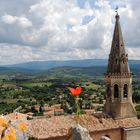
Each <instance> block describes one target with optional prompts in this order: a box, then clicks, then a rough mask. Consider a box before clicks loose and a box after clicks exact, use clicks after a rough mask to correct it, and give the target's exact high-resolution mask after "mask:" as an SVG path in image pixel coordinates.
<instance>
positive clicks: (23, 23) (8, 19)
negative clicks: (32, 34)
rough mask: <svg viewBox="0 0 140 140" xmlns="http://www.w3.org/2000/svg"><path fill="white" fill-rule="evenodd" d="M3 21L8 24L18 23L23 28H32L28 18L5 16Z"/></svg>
mask: <svg viewBox="0 0 140 140" xmlns="http://www.w3.org/2000/svg"><path fill="white" fill-rule="evenodd" d="M1 19H2V21H3V22H5V23H7V24H14V23H17V24H18V25H19V26H21V27H23V28H28V27H31V26H32V23H31V21H29V20H28V19H27V18H26V17H17V16H12V15H4V16H2V18H1Z"/></svg>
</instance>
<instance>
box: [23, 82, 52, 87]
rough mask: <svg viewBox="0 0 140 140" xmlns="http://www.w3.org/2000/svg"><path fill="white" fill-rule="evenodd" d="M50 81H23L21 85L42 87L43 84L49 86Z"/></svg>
mask: <svg viewBox="0 0 140 140" xmlns="http://www.w3.org/2000/svg"><path fill="white" fill-rule="evenodd" d="M51 85H52V83H50V82H47V83H46V82H37V83H33V82H30V83H23V84H22V86H25V87H29V88H30V87H36V86H39V87H44V86H51Z"/></svg>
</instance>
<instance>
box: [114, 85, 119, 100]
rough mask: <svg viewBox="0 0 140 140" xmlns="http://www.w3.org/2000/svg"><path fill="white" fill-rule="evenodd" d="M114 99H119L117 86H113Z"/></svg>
mask: <svg viewBox="0 0 140 140" xmlns="http://www.w3.org/2000/svg"><path fill="white" fill-rule="evenodd" d="M114 98H119V86H118V85H114Z"/></svg>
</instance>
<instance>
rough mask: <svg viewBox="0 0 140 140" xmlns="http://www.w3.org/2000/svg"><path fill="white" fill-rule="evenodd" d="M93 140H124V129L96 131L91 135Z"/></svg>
mask: <svg viewBox="0 0 140 140" xmlns="http://www.w3.org/2000/svg"><path fill="white" fill-rule="evenodd" d="M90 135H91V137H92V138H93V140H100V139H101V137H102V136H108V137H109V138H110V139H111V140H122V129H121V128H116V129H108V130H101V131H94V132H91V133H90Z"/></svg>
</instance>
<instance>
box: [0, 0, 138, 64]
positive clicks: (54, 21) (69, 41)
mask: <svg viewBox="0 0 140 140" xmlns="http://www.w3.org/2000/svg"><path fill="white" fill-rule="evenodd" d="M116 5H118V6H119V7H120V8H119V13H120V16H121V19H120V22H121V26H122V32H123V36H124V40H125V44H126V47H127V50H128V52H129V53H130V54H129V57H130V58H132V59H139V58H140V56H139V54H138V53H136V54H135V53H134V52H135V51H136V50H137V52H139V49H138V48H139V46H140V40H139V38H140V30H139V29H140V24H139V21H140V15H139V10H140V9H139V2H138V0H134V1H130V0H124V1H121V0H114V1H111V0H104V1H102V0H98V1H94V2H93V1H92V0H87V1H86V2H85V1H83V0H82V1H79V0H78V1H77V0H47V1H46V0H22V2H21V1H20V2H19V0H13V1H9V0H1V1H0V9H1V12H0V49H1V50H2V51H3V52H4V51H6V52H7V54H6V53H3V54H0V56H1V58H4V59H3V60H2V59H1V60H0V61H1V63H5V64H6V63H17V62H18V63H19V62H24V61H32V60H56V59H57V60H58V59H59V60H66V59H67V60H68V59H85V58H97V57H98V58H107V57H108V54H109V51H110V46H111V40H112V34H113V28H114V22H115V18H114V16H115V12H114V9H115V7H116ZM132 27H133V28H132ZM128 34H129V35H128ZM3 46H5V47H3ZM15 48H16V49H15ZM18 50H19V51H18ZM20 51H21V52H20ZM17 52H20V53H17ZM23 52H24V53H23ZM22 53H23V54H22ZM134 54H135V55H134ZM10 60H12V61H10Z"/></svg>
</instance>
